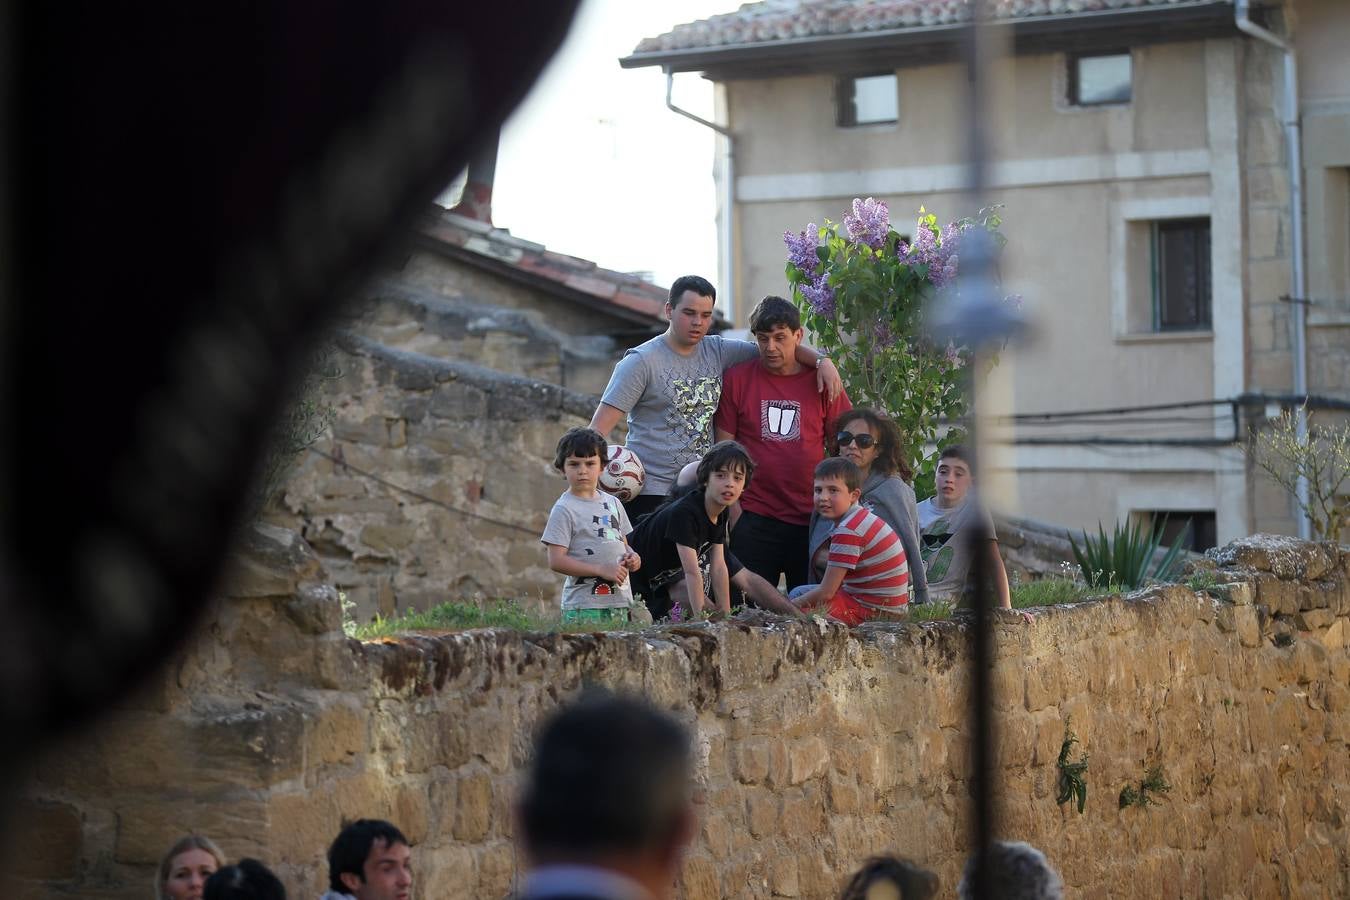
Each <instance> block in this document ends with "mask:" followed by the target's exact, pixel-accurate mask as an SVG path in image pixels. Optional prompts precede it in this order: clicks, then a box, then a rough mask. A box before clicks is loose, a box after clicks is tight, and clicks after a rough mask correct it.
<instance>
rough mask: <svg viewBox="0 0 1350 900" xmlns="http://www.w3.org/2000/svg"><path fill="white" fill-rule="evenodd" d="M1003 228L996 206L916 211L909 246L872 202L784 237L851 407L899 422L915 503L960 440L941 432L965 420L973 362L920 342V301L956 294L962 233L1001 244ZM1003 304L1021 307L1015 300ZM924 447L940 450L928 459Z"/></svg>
mask: <svg viewBox="0 0 1350 900" xmlns="http://www.w3.org/2000/svg"><path fill="white" fill-rule="evenodd" d="M1000 224H1002V219H1001V218H1000V216H999V213H998V208H997V207H990V208H988V209H983V210H981V211H980V213H979V215H978V216H976V217H975V218H971V219H961V220H959V221H956V222H952V223H950V224H948V225H946V226H940V225H938V218H937V216H935V215H933V214H932V213H929V212H927V211H926V210H924V209H922V208H921V209H920V210H919V220H918V222H916V223H915V228H914V236H913V239H912V240H910V239H906V238H902V237H901V236H900V235H899V234H898V233H896V231H895V230H894V229H893V228H892V227H891V222H890V210H889V209H887V207H886V204H885V203H883V202H881V201H879V200H874V199H872V198H871V197H869V198H867V199H866V200H861V199H859V200H854V201H853V207H852V212H851V213H846V214H845V215H844V220H843V222H842V223H839V222H831V221H829V220H826V222H825V224H824V225H823V226H821V227H819V228H818V227H816V225H815V224H814V223H812V224H810V225H807V226H806V230H804V231H802V232H799V233H796V234H793V233H792V232H787V233H785V234H784V235H783V240H784V242H785V243H786V244H787V248H788V260H787V280H788V284H789V285H791V287H792V297H793V300H794V301H795V302H796V303H797V306H798V307H799V308H800V309H801V311H802V321H803V323H804V324H805V326H806V328H807V329H808V330H809V331H810V332H811V335H812V340H813V341H814V342H815V344H816V346H817V347H818V348H819V349H820V350H821V351H822V352H825V353H828V354H829V355H830V356H831V357H832V358H833V359H834V360H835V362H836V364H837V365H838V367H839V373H840V376H841V377H842V378H843V380H844V385H845V386H846V387H847V389H848V394H849V397H850V398H851V399H852V401H853V403H854V405H857V406H863V405H867V406H874V407H877V408H880V409H883V410H885V411H886V412H887V413H889V414H890V415H891V417H892V418H894V419H895V422H896V424H897V425H899V426H900V434H901V436H902V439H903V441H904V444H903V446H902V448H901V451H902V453H903V455H904V457H905V458H906V459H907V460H909V461H911V462H912V463H914V464H915V476H914V489H915V491H916V493H917V494H918V495H919V496H920V497H927V496H930V495H931V494H932V493H933V472H934V469H935V468H936V464H937V456H938V453H939V452H940V451H941V450H942V448H945V447H947V446H950V445H951V444H955V443H959V442H960V440H961V439H962V438H963V436H964V433H963V432H962V431H961V430H960V429H958V428H952V429H950V430H948V431H947V432H946V433H945V434H943V435H941V436H939V434H938V431H939V426H940V424H941V423H944V422H955V421H959V420H960V419H961V418H962V417H963V416H964V415H965V414H966V407H967V404H968V402H969V398H968V396H967V393H966V391H965V390H964V388H963V380H964V379H963V377H962V375H961V374H960V373H959V370H961V369H963V368H965V367H967V366H968V365H969V364H970V362H971V354H970V352H969V351H968V350H967V349H966V348H964V347H956V346H954V345H952V344H947V345H946V346H942V345H939V344H934V343H932V342H931V341H929V340H927V339H925V338H924V336H923V333H922V323H921V317H922V315H923V312H924V305H925V304H926V303H930V302H938V303H940V302H943V301H944V300H945V299H946V298H948V297H951V296H954V295H955V293H956V289H957V283H956V278H957V274H958V268H959V265H960V249H961V244H962V237H963V235H965V234H966V232H968V231H970V230H972V229H984V230H986V231H988V232H989V233H990V234H991V235H992V237H993V241H994V244H995V245H996V246H998V247H1002V246H1003V244H1004V243H1005V241H1006V238H1004V237H1003V235H1002V234H1000V233H999V231H998V228H999V226H1000ZM1005 302H1007V303H1009V304H1014V305H1020V304H1021V298H1020V297H1016V296H1010V297H1007V298H1005ZM928 444H935V445H936V449H935V450H934V451H933V452H932V453H931V454H927V455H925V453H924V449H925V446H926V445H928Z"/></svg>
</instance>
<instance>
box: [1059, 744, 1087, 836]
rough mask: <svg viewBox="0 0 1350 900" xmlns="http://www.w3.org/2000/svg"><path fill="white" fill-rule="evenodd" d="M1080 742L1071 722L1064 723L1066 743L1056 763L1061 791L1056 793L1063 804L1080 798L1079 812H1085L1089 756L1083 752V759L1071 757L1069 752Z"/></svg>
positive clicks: (1061, 746) (1061, 747)
mask: <svg viewBox="0 0 1350 900" xmlns="http://www.w3.org/2000/svg"><path fill="white" fill-rule="evenodd" d="M1077 743H1079V741H1078V736H1077V735H1075V734H1074V733H1073V729H1072V728H1070V727H1069V723H1068V722H1065V723H1064V743H1063V744H1061V745H1060V748H1059V761H1058V762H1057V763H1056V765H1057V766H1058V767H1059V793H1058V794H1056V795H1055V802H1056V803H1058V804H1060V805H1063V804H1065V803H1068V802H1069V801H1070V800H1073V799H1077V800H1078V812H1079V813H1080V814H1081V813H1082V812H1083V807H1084V806H1085V805H1086V804H1087V779H1086V778H1084V777H1083V776H1084V774H1085V773H1086V772H1087V769H1088V756H1087V754H1086V753H1084V754H1083V756H1082V758H1081V759H1077V760H1071V759H1069V753H1070V751H1072V749H1073V745H1074V744H1077Z"/></svg>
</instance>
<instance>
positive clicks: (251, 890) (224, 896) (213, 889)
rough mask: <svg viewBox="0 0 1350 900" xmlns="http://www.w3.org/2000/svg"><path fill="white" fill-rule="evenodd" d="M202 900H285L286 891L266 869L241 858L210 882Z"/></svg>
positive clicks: (253, 861)
mask: <svg viewBox="0 0 1350 900" xmlns="http://www.w3.org/2000/svg"><path fill="white" fill-rule="evenodd" d="M202 900H286V888H285V887H284V886H283V885H282V883H281V879H280V878H278V877H277V876H276V875H274V874H273V873H272V870H271V869H269V868H267V866H265V865H263V864H262V863H260V862H258V861H257V860H256V859H241V860H239V862H237V863H236V864H234V865H232V866H225V867H224V868H223V869H219V870H218V871H217V872H216V873H215V874H214V875H212V876H211V877H210V878H208V879H207V881H206V890H205V891H204V892H203V893H202Z"/></svg>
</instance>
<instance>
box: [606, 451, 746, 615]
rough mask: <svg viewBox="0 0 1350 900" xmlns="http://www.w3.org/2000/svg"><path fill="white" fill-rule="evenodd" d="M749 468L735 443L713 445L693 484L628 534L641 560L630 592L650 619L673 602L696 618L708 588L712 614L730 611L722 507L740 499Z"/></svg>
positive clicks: (725, 509) (631, 544) (725, 515)
mask: <svg viewBox="0 0 1350 900" xmlns="http://www.w3.org/2000/svg"><path fill="white" fill-rule="evenodd" d="M754 471H755V463H754V461H753V460H751V459H750V454H748V453H746V452H745V448H744V447H742V446H741V445H740V444H738V443H736V442H735V441H722V442H721V443H719V444H715V445H714V446H713V448H712V449H711V450H709V451H708V454H707V455H706V456H704V457H703V459H702V461H701V462H699V464H698V488H697V489H695V490H691V491H689V492H688V493H687V494H684V495H682V496H676V497H672V498H671V499H670V500H668V501H667V502H666V503H665V504H664V505H662V506H661V507H659V508H658V509H657V510H656V511H655V512H653V513H651V514H650V515H648V516H645V517H644V518H642V519H641V520H640V521H639V522H638V524H637V527H636V528H635V529H634V530H633V532H632V533H631V534H629V536H628V544H629V546H630V547H632V548H633V550H634V551H635V552H636V553H637V554H638V555H639V556H641V557H642V560H643V566H642V568H641V569H640V570H639V571H638V572H635V573H634V574H633V578H632V584H633V590H634V591H635V592H638V593H641V594H642V596H643V599H645V600H646V602H647V607H648V609H650V610H651V613H652V617H653V618H662V617H664V616H666V615H667V614H668V613H669V612H670V611H671V609H672V608H673V607H674V606H675V604H676V603H678V604H680V606H681V607H682V609H683V612H684V614H685V615H686V616H690V617H692V618H695V619H698V618H701V617H702V615H703V608H704V605H705V603H706V600H707V594H708V589H709V587H711V594H712V600H713V605H714V607H715V612H716V613H718V614H720V615H726V614H728V613H730V612H731V593H730V587H729V583H730V575H729V574H728V572H727V561H726V554H725V545H726V543H727V522H728V520H729V518H730V516H729V515H728V513H727V507H729V506H731V505H732V504H733V503H735V502H736V501H737V500H739V499H740V496H741V492H742V491H743V490H745V486H746V485H747V484H749V483H750V476H751V474H752V473H753V472H754Z"/></svg>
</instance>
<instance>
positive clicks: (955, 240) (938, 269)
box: [901, 223, 961, 288]
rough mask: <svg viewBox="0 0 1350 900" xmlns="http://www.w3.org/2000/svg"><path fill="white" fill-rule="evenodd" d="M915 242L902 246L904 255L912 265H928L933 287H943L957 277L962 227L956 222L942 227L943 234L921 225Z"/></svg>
mask: <svg viewBox="0 0 1350 900" xmlns="http://www.w3.org/2000/svg"><path fill="white" fill-rule="evenodd" d="M918 231H919V233H918V234H917V235H916V236H915V238H914V243H913V244H910V245H906V246H904V247H902V253H901V255H902V257H903V258H904V261H905V262H907V263H909V264H910V265H925V266H927V267H928V280H929V281H931V282H932V283H933V287H936V288H943V287H946V286H947V285H948V284H950V283H951V282H952V281H954V280H955V279H956V275H957V272H958V271H959V265H960V261H961V260H960V256H959V255H958V251H959V250H960V248H961V228H960V227H959V226H958V225H956V224H955V223H952V224H949V225H947V226H946V227H945V228H943V229H942V234H941V236H938V235H935V234H933V232H932V231H930V230H929V229H928V228H926V227H924V226H922V225H920V226H919V229H918Z"/></svg>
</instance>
